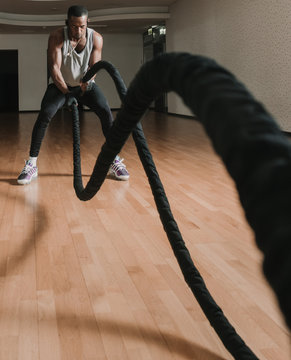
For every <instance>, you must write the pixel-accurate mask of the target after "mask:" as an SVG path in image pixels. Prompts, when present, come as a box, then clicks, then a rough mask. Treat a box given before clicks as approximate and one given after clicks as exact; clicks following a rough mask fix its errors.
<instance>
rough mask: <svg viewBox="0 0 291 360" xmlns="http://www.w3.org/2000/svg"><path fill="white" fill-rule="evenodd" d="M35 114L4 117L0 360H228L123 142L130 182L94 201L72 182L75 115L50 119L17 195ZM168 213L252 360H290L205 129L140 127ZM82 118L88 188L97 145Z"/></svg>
mask: <svg viewBox="0 0 291 360" xmlns="http://www.w3.org/2000/svg"><path fill="white" fill-rule="evenodd" d="M36 116H37V114H36V113H22V114H19V115H18V114H1V123H0V137H1V139H0V151H1V158H0V174H1V176H0V359H1V360H12V359H21V360H22V359H25V360H34V359H41V360H58V359H62V360H65V359H68V360H75V359H76V360H93V359H94V360H101V359H102V360H105V359H108V360H117V359H118V360H119V359H131V360H139V359H141V360H150V359H156V360H163V359H166V360H168V359H207V360H218V359H232V357H231V356H230V355H229V353H228V352H227V351H226V350H225V349H224V347H223V345H222V344H221V342H220V340H219V339H218V337H217V335H216V334H215V332H214V331H213V329H212V328H211V326H210V325H209V323H208V321H207V320H206V318H205V316H204V314H203V313H202V311H201V310H200V308H199V306H198V304H197V302H196V300H195V298H194V297H193V295H192V293H191V292H190V290H189V289H188V287H187V285H186V283H185V282H184V280H183V278H182V276H181V273H180V269H179V268H178V265H177V263H176V260H175V258H174V256H173V254H172V251H171V249H170V246H169V244H168V240H167V238H166V236H165V233H164V231H163V229H162V225H161V223H160V220H159V217H158V215H157V211H156V208H155V204H154V201H153V197H152V194H151V191H150V188H149V185H148V183H147V179H146V177H145V174H144V172H143V169H142V166H141V163H140V161H139V158H138V155H137V152H136V150H135V146H134V143H133V140H132V139H131V138H130V139H129V141H128V142H127V144H126V145H125V147H124V149H123V151H122V153H121V155H122V157H124V158H125V163H126V165H127V168H128V170H129V172H130V175H131V177H130V180H129V181H128V182H120V181H115V180H113V179H110V178H108V179H106V181H105V183H104V185H103V187H102V188H101V190H100V191H99V193H98V194H97V195H96V196H95V197H94V198H93V199H92V200H90V201H88V202H81V201H79V200H78V199H77V197H76V196H75V193H74V189H73V185H72V183H73V177H72V135H71V119H70V114H69V113H66V112H63V113H60V114H58V116H57V117H56V118H55V119H54V120H53V121H52V123H51V126H50V127H49V129H48V131H47V134H46V137H45V140H44V142H43V146H42V148H41V152H40V156H39V161H38V167H39V178H38V179H37V180H35V181H34V182H33V183H31V184H30V185H28V186H20V185H17V183H16V178H17V176H18V173H19V172H20V170H21V169H22V167H23V165H24V162H23V160H24V159H25V158H27V153H28V148H29V144H30V136H31V131H32V127H33V124H34V121H35V119H36ZM142 123H143V127H144V131H145V134H146V136H147V139H148V143H149V147H150V149H151V151H152V154H153V157H154V160H155V163H156V166H157V169H158V171H159V174H160V177H161V180H162V181H163V184H164V187H165V190H166V193H167V195H168V198H169V202H170V204H171V207H172V211H173V213H174V216H175V218H176V221H177V223H178V225H179V227H180V230H181V233H182V235H183V237H184V240H185V242H186V244H187V247H188V248H189V251H190V253H191V255H192V257H193V260H194V262H195V264H196V265H197V267H198V269H199V270H200V272H201V274H202V276H203V277H204V280H205V281H206V284H207V286H208V288H209V290H210V292H211V293H212V295H213V297H214V299H215V300H216V301H217V303H218V304H219V305H220V306H221V307H222V309H223V311H224V313H225V314H226V316H227V317H228V319H229V320H230V322H231V323H232V324H233V325H234V327H235V328H236V330H237V331H238V333H239V334H240V335H241V336H242V337H243V339H244V340H245V341H246V343H247V344H248V345H249V346H250V347H251V348H252V350H253V351H254V352H255V353H256V355H257V356H258V357H259V359H268V360H271V359H273V360H281V359H290V335H289V332H288V330H287V328H286V327H285V326H284V322H283V320H282V316H281V314H280V311H279V310H278V307H277V304H276V300H275V298H274V295H273V293H272V291H271V289H270V288H269V286H268V284H267V283H266V282H265V280H264V277H263V275H262V272H261V254H260V253H259V251H258V250H257V248H256V246H255V244H254V239H253V234H252V232H251V230H250V229H249V227H248V225H247V224H246V221H245V219H244V215H243V213H242V210H241V207H240V205H239V203H238V198H237V194H236V191H235V188H234V185H233V183H232V181H231V179H230V178H229V177H228V175H227V173H226V171H225V169H224V167H223V165H222V164H221V162H220V160H219V158H218V157H217V156H216V155H215V154H214V152H213V150H212V148H211V146H210V143H209V141H208V139H207V138H206V136H205V134H204V132H203V129H202V128H201V126H200V125H199V124H198V123H197V122H195V121H194V120H191V119H183V118H177V117H174V116H165V115H159V114H158V115H155V114H154V113H149V114H148V115H147V116H146V117H145V119H144V120H143V122H142ZM103 141H104V139H103V136H102V133H101V129H100V123H99V121H98V120H97V118H96V117H95V115H94V114H92V113H90V112H85V113H84V114H83V116H82V120H81V143H82V147H81V155H82V171H83V174H84V178H83V180H84V183H85V184H86V183H87V181H88V179H89V177H88V176H89V175H90V174H91V171H92V168H93V165H94V163H95V160H96V157H97V154H98V153H99V149H100V146H101V145H102V144H103Z"/></svg>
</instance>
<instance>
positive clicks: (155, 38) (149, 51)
mask: <svg viewBox="0 0 291 360" xmlns="http://www.w3.org/2000/svg"><path fill="white" fill-rule="evenodd" d="M165 51H166V28H165V26H164V25H155V26H152V27H150V28H149V29H148V30H147V32H145V33H144V34H143V61H144V63H145V62H147V61H150V60H152V59H153V58H154V57H156V56H158V55H160V54H162V53H164V52H165ZM150 107H151V108H153V109H154V110H155V111H157V112H164V113H166V112H167V111H168V108H167V96H166V94H165V93H164V94H161V95H160V96H159V97H158V98H156V99H155V101H154V102H153V103H152V104H151V106H150Z"/></svg>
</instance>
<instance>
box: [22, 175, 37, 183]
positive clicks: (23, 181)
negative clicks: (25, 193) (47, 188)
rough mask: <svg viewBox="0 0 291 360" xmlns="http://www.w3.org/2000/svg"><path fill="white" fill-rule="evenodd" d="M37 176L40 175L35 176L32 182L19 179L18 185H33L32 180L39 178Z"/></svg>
mask: <svg viewBox="0 0 291 360" xmlns="http://www.w3.org/2000/svg"><path fill="white" fill-rule="evenodd" d="M37 175H38V174H35V175H33V176H32V177H31V179H30V180H25V179H23V180H18V179H17V183H18V184H19V185H28V184H30V183H31V181H32V180H34V179H36V178H37Z"/></svg>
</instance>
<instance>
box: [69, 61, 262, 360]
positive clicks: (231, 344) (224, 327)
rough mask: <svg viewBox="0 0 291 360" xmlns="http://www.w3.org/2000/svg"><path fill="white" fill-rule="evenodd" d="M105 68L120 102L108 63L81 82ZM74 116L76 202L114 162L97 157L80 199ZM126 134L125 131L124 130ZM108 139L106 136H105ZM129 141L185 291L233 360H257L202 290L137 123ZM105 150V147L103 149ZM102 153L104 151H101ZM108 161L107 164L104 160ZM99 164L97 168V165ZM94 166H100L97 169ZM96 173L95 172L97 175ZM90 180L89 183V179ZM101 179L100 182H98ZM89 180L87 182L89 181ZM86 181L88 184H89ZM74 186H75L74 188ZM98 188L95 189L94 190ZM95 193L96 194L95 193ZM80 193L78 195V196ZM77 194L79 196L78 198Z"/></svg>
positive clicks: (122, 88) (123, 89)
mask: <svg viewBox="0 0 291 360" xmlns="http://www.w3.org/2000/svg"><path fill="white" fill-rule="evenodd" d="M102 68H105V69H106V70H107V71H108V72H109V74H110V75H111V76H112V78H113V79H114V82H115V85H116V87H117V89H118V92H119V95H120V98H121V100H124V96H125V94H126V87H125V85H124V83H123V81H122V79H121V77H120V75H119V73H118V71H117V70H116V69H115V68H114V67H113V66H112V65H111V64H109V63H107V62H104V61H102V62H98V63H96V64H95V65H94V66H93V67H92V68H91V70H90V71H89V73H88V74H86V76H85V77H84V79H83V81H87V80H89V79H90V78H91V77H92V76H93V75H94V74H95V73H96V72H97V71H99V70H100V69H102ZM76 116H77V110H76V108H75V110H74V112H73V117H74V177H75V178H76V180H74V185H75V190H76V194H77V196H78V197H79V198H81V199H82V200H84V197H85V196H86V197H92V196H94V195H95V193H96V192H97V191H98V189H99V188H100V186H101V184H102V181H103V180H104V179H103V178H102V176H103V175H104V174H103V175H102V176H100V174H98V172H97V173H96V174H95V173H94V172H95V171H96V169H98V170H99V169H100V168H101V167H102V166H104V169H105V175H106V172H107V169H108V167H107V166H109V165H110V163H111V161H112V160H111V159H114V156H115V151H112V150H111V151H108V150H107V151H106V156H105V158H106V157H107V159H106V160H105V161H104V162H103V164H106V165H103V164H102V161H101V160H102V159H101V160H100V156H99V158H98V161H97V162H96V165H95V168H94V171H93V175H92V177H94V180H93V184H94V181H95V179H96V178H97V182H98V184H97V186H96V185H95V188H94V189H93V190H92V192H91V193H89V194H88V193H86V195H85V196H84V190H83V189H82V186H81V187H80V184H81V182H82V180H81V177H82V175H81V168H80V156H79V150H78V148H79V129H78V119H77V118H76ZM126 131H128V130H126ZM109 138H110V136H109ZM133 138H134V141H135V144H136V147H137V150H138V153H139V156H140V159H141V161H142V164H143V167H144V169H145V172H146V174H147V176H148V180H149V183H150V186H151V189H152V192H153V195H154V198H155V202H156V206H157V209H158V212H159V215H160V218H161V221H162V223H163V226H164V229H165V232H166V233H167V236H168V239H169V241H170V244H171V246H172V249H173V251H174V254H175V256H176V258H177V260H178V263H179V265H180V268H181V271H182V273H183V275H184V278H185V280H186V282H187V283H188V285H189V287H190V288H191V290H192V292H193V294H194V296H195V297H196V299H197V301H198V302H199V304H200V306H201V308H202V309H203V311H204V313H205V315H206V316H207V318H208V320H209V322H210V324H211V325H212V326H213V328H214V329H215V331H216V332H217V334H218V336H219V337H220V339H221V341H222V342H223V344H224V345H225V347H226V348H227V349H228V351H229V352H230V353H231V354H232V355H233V356H234V358H235V359H242V360H243V359H257V357H256V356H255V355H254V353H253V352H252V351H251V350H250V349H249V348H248V347H247V346H246V344H245V343H244V341H243V340H242V339H241V338H240V337H239V335H238V334H237V333H236V331H235V329H234V328H233V327H232V325H231V324H230V323H229V322H228V320H227V319H226V317H225V316H224V314H223V312H222V310H221V308H220V307H219V306H218V305H217V304H216V303H215V301H214V299H213V298H212V296H211V295H210V293H209V291H208V290H207V288H206V285H205V283H204V281H203V279H202V277H201V275H200V273H199V271H198V270H197V268H196V267H195V265H194V263H193V261H192V259H191V256H190V254H189V251H188V249H187V248H186V246H185V243H184V241H183V238H182V236H181V233H180V231H179V228H178V226H177V223H176V222H175V220H174V218H173V215H172V212H171V209H170V205H169V203H168V200H167V197H166V194H165V191H164V188H163V185H162V183H161V181H160V178H159V175H158V172H157V170H156V167H155V164H154V161H153V159H152V156H151V153H150V151H149V149H148V146H147V143H146V139H145V137H144V134H143V130H142V127H141V125H140V123H138V124H137V125H136V127H135V128H134V129H133ZM104 146H106V144H105V145H104ZM103 149H104V147H103ZM108 159H109V160H108ZM98 162H100V164H101V166H100V165H99V164H98ZM98 166H100V167H99V168H98ZM98 170H97V171H98ZM92 177H91V179H92ZM100 178H101V180H100ZM91 179H90V181H91ZM90 181H89V182H90ZM77 183H78V186H76V184H77ZM97 188H98V189H97ZM87 189H88V185H87V186H86V189H85V191H87ZM96 189H97V191H96ZM80 190H81V192H80ZM90 191H91V188H90V189H89V192H90ZM80 193H81V196H80Z"/></svg>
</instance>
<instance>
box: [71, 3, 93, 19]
mask: <svg viewBox="0 0 291 360" xmlns="http://www.w3.org/2000/svg"><path fill="white" fill-rule="evenodd" d="M72 16H75V17H81V16H87V17H88V10H87V9H86V8H85V6H81V5H73V6H70V7H69V9H68V19H70V17H72Z"/></svg>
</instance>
